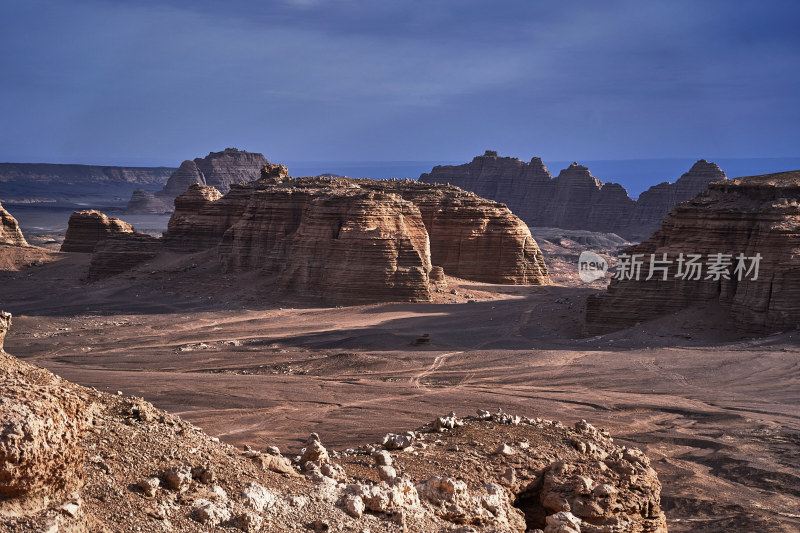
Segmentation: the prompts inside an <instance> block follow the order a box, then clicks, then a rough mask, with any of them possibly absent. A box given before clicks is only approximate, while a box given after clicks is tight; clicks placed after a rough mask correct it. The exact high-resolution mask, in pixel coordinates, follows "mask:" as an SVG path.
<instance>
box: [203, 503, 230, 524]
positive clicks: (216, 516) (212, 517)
mask: <svg viewBox="0 0 800 533" xmlns="http://www.w3.org/2000/svg"><path fill="white" fill-rule="evenodd" d="M194 516H195V517H196V518H197V520H198V521H199V522H200V523H202V524H207V525H210V526H215V525H217V524H219V523H220V522H224V521H225V520H229V519H230V517H231V512H230V511H229V510H228V509H227V508H226V507H225V506H223V505H220V504H218V503H215V502H211V501H208V500H203V499H200V500H197V501H195V502H194Z"/></svg>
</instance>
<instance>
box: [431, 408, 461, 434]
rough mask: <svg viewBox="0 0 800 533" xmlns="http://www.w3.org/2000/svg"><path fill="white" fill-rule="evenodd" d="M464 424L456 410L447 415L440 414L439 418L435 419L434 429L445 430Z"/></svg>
mask: <svg viewBox="0 0 800 533" xmlns="http://www.w3.org/2000/svg"><path fill="white" fill-rule="evenodd" d="M463 425H464V421H463V420H461V419H460V418H458V417H457V416H456V414H455V412H452V411H451V412H450V413H449V414H447V415H445V416H440V417H439V418H437V419H436V420H434V421H433V429H435V430H436V431H445V430H448V429H453V428H456V427H458V426H463Z"/></svg>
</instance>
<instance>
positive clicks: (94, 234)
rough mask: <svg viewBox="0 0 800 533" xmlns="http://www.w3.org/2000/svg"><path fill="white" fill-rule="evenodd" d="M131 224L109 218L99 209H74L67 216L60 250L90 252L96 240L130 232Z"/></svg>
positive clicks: (131, 229)
mask: <svg viewBox="0 0 800 533" xmlns="http://www.w3.org/2000/svg"><path fill="white" fill-rule="evenodd" d="M132 232H133V226H131V225H130V224H128V223H127V222H125V221H123V220H120V219H118V218H109V217H107V216H106V215H104V214H103V213H101V212H100V211H96V210H94V209H92V210H86V211H75V212H74V213H72V215H71V216H70V217H69V225H68V226H67V234H66V235H65V236H64V242H63V243H61V251H62V252H82V253H92V251H94V248H95V246H96V245H97V243H98V242H100V241H102V240H105V239H107V238H108V237H110V236H112V235H119V234H123V233H132Z"/></svg>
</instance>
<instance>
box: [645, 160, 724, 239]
mask: <svg viewBox="0 0 800 533" xmlns="http://www.w3.org/2000/svg"><path fill="white" fill-rule="evenodd" d="M726 177H727V176H725V173H724V172H723V171H722V169H721V168H719V167H718V166H717V165H715V164H714V163H709V162H707V161H706V160H705V159H701V160H700V161H698V162H696V163H695V164H694V165H692V168H691V169H690V170H689V172H686V173H685V174H683V175H682V176H681V177H680V178H679V179H678V180H677V181H676V182H675V183H667V182H664V183H659V184H658V185H654V186H652V187H650V188H649V189H647V190H646V191H644V192H643V193H642V194H641V195H639V199H638V200H637V201H636V208H635V209H634V212H633V215H632V217H631V219H630V227H631V228H632V229H635V228H637V227H641V228H645V230H644V231H642V232H640V238H646V237H648V236H649V234H647V235H644V233H647V232H648V231H651V230H650V229H651V228H653V230H652V231H655V229H657V228H658V227H659V226H660V225H661V221H662V220H664V217H665V216H667V213H669V212H670V211H671V210H672V208H673V207H674V206H676V205H678V204H679V203H681V202H685V201H687V200H691V199H692V198H694V197H695V196H696V195H697V194H698V193H700V192H701V191H704V190H706V188H707V187H708V185H709V184H710V183H713V182H715V181H720V180H724V179H726Z"/></svg>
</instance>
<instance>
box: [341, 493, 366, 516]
mask: <svg viewBox="0 0 800 533" xmlns="http://www.w3.org/2000/svg"><path fill="white" fill-rule="evenodd" d="M342 507H344V510H345V511H347V514H349V515H350V516H352V517H353V518H361V515H363V514H364V509H365V507H364V500H363V499H362V498H361V496H357V495H355V494H347V495H346V496H345V497H344V502H343V503H342Z"/></svg>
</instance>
